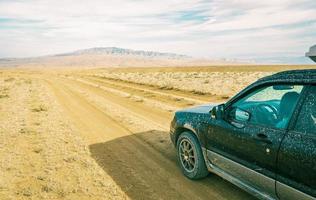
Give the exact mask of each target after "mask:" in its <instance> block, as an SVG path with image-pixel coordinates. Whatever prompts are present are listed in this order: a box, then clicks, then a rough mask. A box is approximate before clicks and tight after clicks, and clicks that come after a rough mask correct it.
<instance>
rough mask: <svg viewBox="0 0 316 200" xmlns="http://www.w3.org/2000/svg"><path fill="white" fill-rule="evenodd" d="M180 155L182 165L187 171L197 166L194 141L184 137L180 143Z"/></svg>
mask: <svg viewBox="0 0 316 200" xmlns="http://www.w3.org/2000/svg"><path fill="white" fill-rule="evenodd" d="M179 157H180V161H181V165H182V167H183V168H184V169H185V170H186V171H187V172H192V171H193V170H194V168H195V163H196V156H195V150H194V148H193V145H192V143H191V142H190V141H189V140H188V139H182V140H181V142H180V144H179Z"/></svg>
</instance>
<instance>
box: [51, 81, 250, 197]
mask: <svg viewBox="0 0 316 200" xmlns="http://www.w3.org/2000/svg"><path fill="white" fill-rule="evenodd" d="M50 86H51V88H52V90H53V91H54V93H55V94H56V96H57V98H58V100H59V101H60V102H61V104H62V105H63V106H64V107H65V110H66V111H67V113H68V114H69V115H70V116H71V117H72V119H73V121H74V123H75V124H76V126H77V127H79V129H80V130H81V132H82V134H83V135H85V137H87V138H88V140H89V142H90V143H94V144H91V145H90V151H91V154H92V157H93V158H94V159H95V160H96V162H97V163H98V164H99V165H100V166H101V167H102V168H103V169H104V170H105V171H106V172H107V173H108V174H109V175H110V176H111V177H112V178H113V179H114V180H115V182H116V183H117V184H118V185H119V186H120V187H121V188H122V189H123V190H124V191H125V193H126V194H127V195H128V196H129V197H131V198H132V199H179V198H181V199H251V197H249V195H248V194H246V193H245V192H243V191H241V190H239V189H238V188H236V187H235V186H233V185H232V184H230V183H228V182H226V181H224V180H222V179H221V178H219V177H217V176H212V177H211V178H207V179H205V180H201V181H190V180H188V179H186V178H185V177H183V175H182V174H181V172H180V170H179V168H178V166H177V164H176V162H175V160H176V159H175V152H174V150H173V149H172V148H171V144H170V142H169V143H168V142H165V140H164V142H162V143H161V142H160V141H155V140H152V139H151V138H154V139H155V138H157V135H159V136H161V137H162V138H167V137H168V135H167V132H161V131H160V132H159V131H146V132H139V133H135V132H134V133H132V131H130V130H129V127H127V126H128V125H126V124H122V123H121V122H119V121H116V119H115V116H113V115H112V113H106V112H104V110H103V109H101V107H100V105H96V104H93V103H91V101H89V100H88V99H87V97H86V96H85V95H84V94H82V93H80V92H78V91H77V90H76V89H74V88H81V89H82V90H84V91H88V92H89V94H90V95H92V94H94V95H97V96H100V97H102V98H103V99H104V100H105V101H107V102H113V105H117V106H118V107H119V106H121V107H122V108H125V109H128V110H130V111H131V112H132V113H133V112H138V115H139V116H142V118H143V119H148V120H146V122H147V123H150V121H158V123H161V125H162V126H163V127H165V126H167V125H169V124H168V123H169V119H168V118H167V115H170V113H167V112H161V111H157V110H155V109H151V110H149V111H148V110H147V109H148V106H145V105H142V104H141V103H135V102H129V101H127V100H126V99H125V98H123V97H119V96H116V95H113V94H108V93H106V92H105V91H103V90H100V89H99V88H94V87H93V86H87V85H84V84H82V83H78V82H75V81H69V80H67V81H65V80H60V79H56V80H55V79H54V81H51V82H50ZM129 103H131V104H129ZM126 104H128V105H126ZM149 113H150V115H149ZM144 122H145V121H144ZM155 142H156V143H155ZM158 144H160V145H161V146H159V147H155V148H154V147H153V146H156V145H158ZM163 148H165V149H167V151H168V153H167V155H169V157H166V156H165V153H162V152H161V151H163V150H162V149H163Z"/></svg>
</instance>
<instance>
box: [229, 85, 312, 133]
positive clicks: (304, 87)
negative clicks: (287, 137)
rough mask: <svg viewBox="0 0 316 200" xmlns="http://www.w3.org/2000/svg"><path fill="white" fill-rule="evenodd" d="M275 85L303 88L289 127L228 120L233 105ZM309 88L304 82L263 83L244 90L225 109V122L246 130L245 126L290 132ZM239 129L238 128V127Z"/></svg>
mask: <svg viewBox="0 0 316 200" xmlns="http://www.w3.org/2000/svg"><path fill="white" fill-rule="evenodd" d="M273 85H302V86H303V89H302V91H301V93H300V97H299V99H298V101H297V104H296V106H295V108H294V110H293V113H292V116H291V117H290V119H289V122H288V124H287V126H286V127H285V128H278V127H274V126H267V125H263V124H254V123H251V122H249V121H245V122H242V121H237V120H229V119H228V114H229V112H228V111H229V110H231V109H232V108H233V105H234V104H235V103H236V102H237V101H239V100H240V99H242V98H244V97H245V96H247V95H249V94H251V93H253V92H254V91H256V90H259V89H261V88H263V87H270V86H273ZM309 87H310V84H306V83H302V82H290V83H288V82H268V83H263V84H260V85H256V86H254V87H250V88H246V90H243V91H241V93H239V94H237V95H236V96H237V98H233V99H231V101H229V102H228V104H226V105H225V108H224V112H225V114H224V120H225V121H226V122H227V123H229V124H230V125H232V126H234V127H236V126H235V125H233V124H232V123H231V122H233V123H238V124H242V125H243V127H241V128H244V127H245V126H255V127H259V128H269V129H273V130H285V131H288V130H289V129H290V128H293V127H294V126H295V121H294V119H296V118H297V117H298V114H299V109H300V108H301V106H302V104H303V102H302V100H305V98H306V93H307V92H308V90H309ZM293 123H294V126H293ZM237 128H238V127H237Z"/></svg>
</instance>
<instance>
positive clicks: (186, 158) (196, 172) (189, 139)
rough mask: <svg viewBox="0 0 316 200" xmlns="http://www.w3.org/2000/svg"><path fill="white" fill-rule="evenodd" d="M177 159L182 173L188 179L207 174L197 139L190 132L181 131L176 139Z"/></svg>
mask: <svg viewBox="0 0 316 200" xmlns="http://www.w3.org/2000/svg"><path fill="white" fill-rule="evenodd" d="M177 152H178V161H179V164H180V167H181V170H182V172H183V174H184V175H185V176H186V177H188V178H190V179H200V178H204V177H206V176H207V175H208V170H207V167H206V165H205V161H204V157H203V153H202V149H201V146H200V144H199V142H198V139H197V138H196V137H195V136H194V135H193V134H192V133H190V132H183V133H182V134H181V135H180V136H179V139H178V141H177Z"/></svg>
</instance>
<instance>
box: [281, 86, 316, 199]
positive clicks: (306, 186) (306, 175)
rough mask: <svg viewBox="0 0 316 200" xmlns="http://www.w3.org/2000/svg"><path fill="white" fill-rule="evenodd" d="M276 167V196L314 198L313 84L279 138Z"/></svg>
mask: <svg viewBox="0 0 316 200" xmlns="http://www.w3.org/2000/svg"><path fill="white" fill-rule="evenodd" d="M277 169H278V176H277V184H276V186H277V187H276V188H277V194H278V196H279V197H280V199H314V198H315V197H316V86H311V87H310V89H309V91H308V93H307V95H306V99H305V100H304V102H303V104H302V107H301V109H300V112H299V114H298V115H297V119H296V123H294V124H293V126H292V127H291V128H290V130H289V132H288V133H287V134H286V136H285V137H284V139H283V141H282V144H281V147H280V151H279V156H278V161H277ZM299 191H302V192H304V193H306V194H308V195H310V196H313V197H314V198H312V197H308V196H306V195H304V194H302V193H301V192H299Z"/></svg>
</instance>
